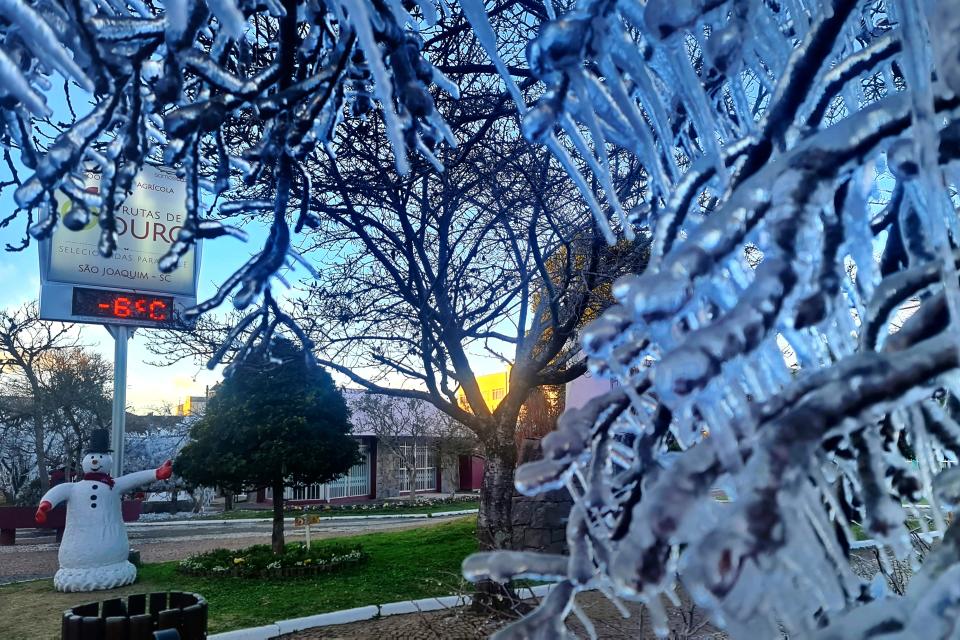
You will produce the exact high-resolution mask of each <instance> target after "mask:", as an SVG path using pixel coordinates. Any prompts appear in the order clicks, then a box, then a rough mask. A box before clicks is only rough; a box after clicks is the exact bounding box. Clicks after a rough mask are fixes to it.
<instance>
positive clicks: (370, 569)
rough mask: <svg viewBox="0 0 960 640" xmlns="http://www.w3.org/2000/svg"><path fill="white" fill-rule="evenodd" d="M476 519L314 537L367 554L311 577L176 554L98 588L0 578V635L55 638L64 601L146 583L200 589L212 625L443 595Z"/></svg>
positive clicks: (139, 588) (152, 587) (455, 576)
mask: <svg viewBox="0 0 960 640" xmlns="http://www.w3.org/2000/svg"><path fill="white" fill-rule="evenodd" d="M475 524H476V522H475V519H474V518H460V519H457V520H454V521H452V522H449V523H443V524H438V525H435V526H431V527H424V528H421V529H410V530H407V531H400V532H390V533H372V534H368V535H364V536H352V537H350V538H339V539H337V538H332V539H330V540H324V541H321V542H320V544H327V543H336V542H338V541H339V542H345V541H349V542H359V543H360V544H362V545H363V549H364V551H366V552H367V554H369V560H368V561H367V562H366V563H365V564H362V565H359V566H353V567H348V568H345V569H344V570H342V571H340V572H338V573H333V574H329V575H320V576H317V577H311V578H296V579H288V580H264V579H247V578H194V577H187V576H182V575H179V574H178V573H176V570H175V567H176V563H175V562H165V563H160V564H149V565H145V566H143V567H142V568H141V570H140V576H139V579H138V580H137V583H136V584H134V585H131V586H130V587H125V588H123V589H115V590H112V591H102V592H99V593H97V594H89V593H87V594H75V593H74V594H69V593H57V592H55V591H54V590H53V581H52V580H37V581H34V582H27V583H22V584H18V585H8V586H3V587H0V621H2V622H3V630H2V631H0V637H2V638H4V639H5V640H46V639H47V638H50V639H53V638H58V637H59V630H60V615H61V612H62V611H63V610H64V609H66V608H69V607H71V606H74V605H77V604H82V603H84V602H90V601H91V600H98V599H107V598H110V597H114V596H116V595H125V594H128V593H143V592H148V591H164V590H167V591H176V590H181V591H192V592H196V593H199V594H201V595H202V596H204V597H205V598H206V599H207V601H208V602H209V603H210V627H209V631H210V632H211V633H218V632H221V631H229V630H231V629H241V628H244V627H252V626H257V625H263V624H268V623H271V622H275V621H276V620H284V619H288V618H296V617H300V616H307V615H313V614H316V613H323V612H325V611H336V610H338V609H348V608H351V607H359V606H364V605H369V604H383V603H386V602H395V601H398V600H415V599H417V598H427V597H432V596H444V595H450V594H453V593H458V592H461V591H463V590H465V587H464V585H463V581H462V578H461V576H460V564H461V562H462V561H463V559H464V558H465V557H466V556H467V555H469V554H470V553H472V552H474V551H475V550H476V548H477V545H476V532H475Z"/></svg>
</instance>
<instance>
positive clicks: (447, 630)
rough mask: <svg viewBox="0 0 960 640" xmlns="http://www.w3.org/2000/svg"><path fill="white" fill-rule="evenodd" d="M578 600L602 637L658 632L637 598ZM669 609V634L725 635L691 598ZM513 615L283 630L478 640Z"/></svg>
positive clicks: (699, 638) (327, 635)
mask: <svg viewBox="0 0 960 640" xmlns="http://www.w3.org/2000/svg"><path fill="white" fill-rule="evenodd" d="M577 604H578V605H579V606H580V608H581V609H582V610H583V611H584V612H585V613H586V614H587V615H588V616H589V617H590V619H591V621H592V622H593V624H594V625H595V627H596V631H597V636H598V637H599V638H605V639H611V640H621V639H623V640H626V639H628V638H629V639H631V640H654V638H656V635H655V634H654V633H653V629H652V627H651V625H650V617H649V615H645V614H646V611H645V610H644V608H643V607H642V606H641V605H639V604H635V603H627V604H626V607H627V610H628V611H629V612H630V617H629V618H626V619H625V618H623V616H621V615H620V613H619V611H617V608H616V607H615V606H614V605H613V604H612V603H611V602H610V601H609V600H607V599H606V598H605V597H604V596H602V595H601V594H599V593H597V592H587V593H581V594H580V595H579V596H577ZM667 615H668V617H669V621H670V631H671V635H670V637H671V638H685V639H687V640H726V638H727V636H726V635H725V634H724V633H722V632H720V631H717V630H716V629H715V628H714V627H712V626H711V625H710V624H709V623H708V622H707V621H706V619H705V617H704V616H703V612H702V611H701V610H700V609H698V608H696V607H694V606H693V605H692V604H691V602H690V600H689V598H688V597H686V596H685V595H682V596H681V606H680V607H669V608H668V610H667ZM511 620H512V618H508V617H504V616H497V615H484V614H480V613H476V612H474V611H472V610H471V609H470V608H469V607H462V608H458V609H447V610H444V611H431V612H427V613H414V614H408V615H400V616H388V617H386V618H377V619H374V620H366V621H364V622H354V623H351V624H341V625H335V626H330V627H320V628H317V629H310V630H307V631H301V632H299V633H294V634H289V635H285V636H281V637H282V638H283V640H321V639H322V640H368V639H369V638H377V639H378V640H387V639H393V638H396V639H398V640H399V639H401V638H402V639H403V640H474V639H477V640H479V639H480V638H487V637H489V636H490V634H491V633H493V632H495V631H496V630H498V629H500V628H501V627H503V626H505V625H507V624H509V622H510V621H511ZM567 624H568V626H569V627H570V629H571V630H572V631H573V632H574V633H576V634H577V636H578V637H581V638H583V637H589V634H587V632H586V629H584V627H583V625H582V624H581V623H580V622H579V621H577V620H576V618H575V617H574V616H571V617H570V618H568V620H567Z"/></svg>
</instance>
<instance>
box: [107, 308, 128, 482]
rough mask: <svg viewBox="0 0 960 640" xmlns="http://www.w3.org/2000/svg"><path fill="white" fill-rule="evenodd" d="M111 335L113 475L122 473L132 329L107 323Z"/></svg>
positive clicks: (116, 476) (117, 475) (115, 476)
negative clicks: (129, 346)
mask: <svg viewBox="0 0 960 640" xmlns="http://www.w3.org/2000/svg"><path fill="white" fill-rule="evenodd" d="M107 331H109V332H110V335H112V336H113V424H112V427H113V432H112V434H111V437H110V442H111V444H112V445H113V477H114V478H118V477H120V476H121V475H123V453H124V452H123V436H124V433H126V423H127V341H128V340H129V339H130V336H131V335H133V332H134V329H130V328H129V327H127V326H126V325H107Z"/></svg>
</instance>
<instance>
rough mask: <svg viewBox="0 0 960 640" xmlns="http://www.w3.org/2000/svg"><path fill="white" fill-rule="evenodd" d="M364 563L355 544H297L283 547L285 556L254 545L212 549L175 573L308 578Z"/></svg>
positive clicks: (189, 559) (364, 554)
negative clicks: (243, 547) (240, 547)
mask: <svg viewBox="0 0 960 640" xmlns="http://www.w3.org/2000/svg"><path fill="white" fill-rule="evenodd" d="M366 560H367V554H366V553H365V552H364V550H363V547H362V546H361V545H359V544H323V543H319V544H314V545H312V546H311V547H310V549H309V550H308V549H307V547H306V545H305V544H303V543H301V542H296V543H291V544H288V545H287V546H286V553H284V554H283V555H276V554H274V553H273V550H272V549H271V547H270V545H267V544H258V545H254V546H252V547H247V548H246V549H237V550H230V549H214V550H213V551H208V552H206V553H200V554H197V555H194V556H190V557H189V558H186V559H185V560H181V561H180V562H179V563H178V564H177V571H179V572H180V573H184V574H187V575H193V576H205V575H214V576H223V575H229V576H237V577H241V578H269V577H284V576H309V575H315V574H317V573H326V572H329V571H336V570H338V569H340V568H342V567H345V566H348V565H353V564H358V563H361V562H365V561H366Z"/></svg>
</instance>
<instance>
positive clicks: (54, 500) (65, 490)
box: [33, 482, 73, 524]
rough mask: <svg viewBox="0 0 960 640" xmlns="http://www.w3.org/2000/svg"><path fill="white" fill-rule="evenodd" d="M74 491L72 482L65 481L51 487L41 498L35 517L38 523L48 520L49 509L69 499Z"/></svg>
mask: <svg viewBox="0 0 960 640" xmlns="http://www.w3.org/2000/svg"><path fill="white" fill-rule="evenodd" d="M72 492H73V483H72V482H64V483H62V484H58V485H57V486H55V487H50V490H49V491H47V492H46V493H45V494H43V497H42V498H40V506H39V507H37V513H36V514H35V515H34V517H33V519H34V520H36V521H37V524H43V523H44V522H46V521H47V511H50V510H51V509H53V508H54V507H55V506H57V505H58V504H60V503H61V502H63V501H64V500H66V499H68V498H69V497H70V494H71V493H72Z"/></svg>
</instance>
